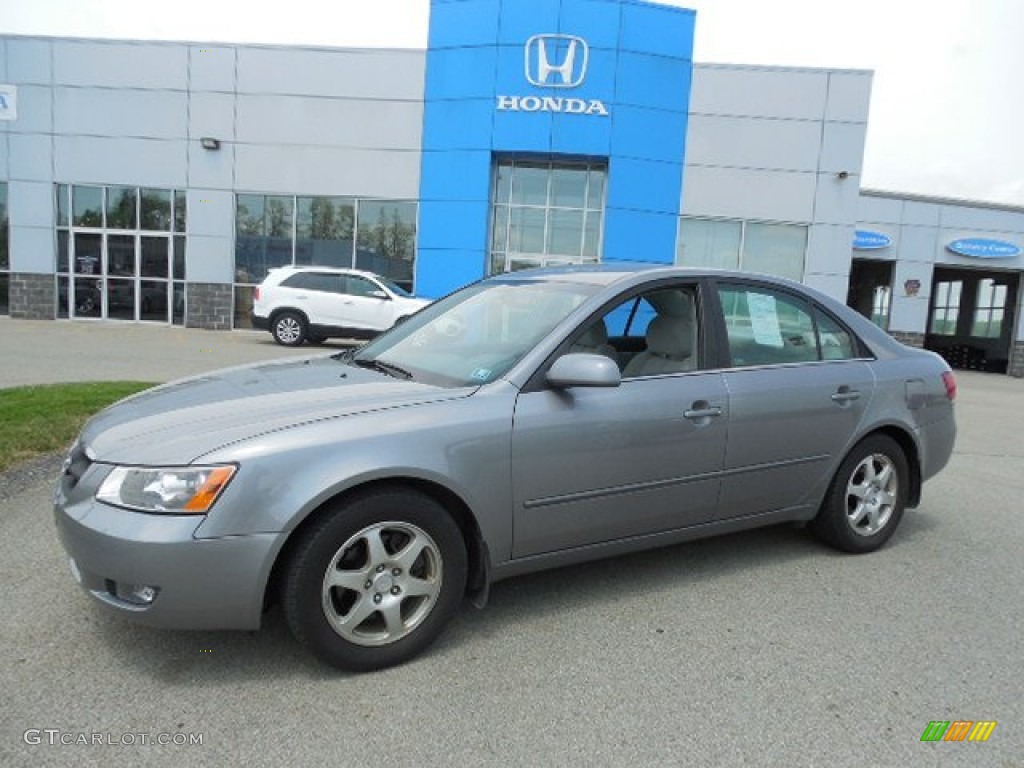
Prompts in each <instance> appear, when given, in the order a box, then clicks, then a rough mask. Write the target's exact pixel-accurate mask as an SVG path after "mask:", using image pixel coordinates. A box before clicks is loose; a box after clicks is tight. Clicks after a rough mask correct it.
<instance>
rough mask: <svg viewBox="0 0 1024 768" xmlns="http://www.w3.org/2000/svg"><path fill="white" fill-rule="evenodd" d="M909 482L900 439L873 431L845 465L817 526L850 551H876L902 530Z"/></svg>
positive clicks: (823, 535)
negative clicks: (901, 522) (899, 528)
mask: <svg viewBox="0 0 1024 768" xmlns="http://www.w3.org/2000/svg"><path fill="white" fill-rule="evenodd" d="M909 486H910V468H909V465H908V463H907V457H906V454H905V453H904V452H903V449H902V448H901V447H900V445H899V443H897V442H896V441H895V440H893V439H892V438H891V437H887V436H886V435H869V436H868V437H866V438H864V439H863V440H861V441H860V442H859V443H857V445H855V446H854V447H853V450H851V451H850V453H849V454H847V456H846V458H845V459H843V463H842V464H840V465H839V470H838V471H837V472H836V476H835V478H833V480H832V485H831V486H830V487H829V490H828V494H827V495H826V496H825V500H824V501H823V502H822V505H821V510H820V511H819V512H818V516H817V517H815V518H814V520H813V522H812V523H811V529H812V530H813V531H814V533H815V534H816V535H817V536H818V538H820V539H821V540H822V541H824V542H825V543H827V544H830V545H831V546H833V547H835V548H836V549H839V550H842V551H844V552H853V553H856V554H860V553H864V552H874V551H875V550H876V549H878V548H879V547H881V546H882V545H883V544H885V542H887V541H888V540H889V539H890V537H891V536H892V535H893V533H894V532H895V531H896V527H897V526H898V525H899V523H900V519H901V518H902V517H903V511H904V509H905V508H906V506H907V494H908V491H909Z"/></svg>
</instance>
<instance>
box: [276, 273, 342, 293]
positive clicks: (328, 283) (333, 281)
mask: <svg viewBox="0 0 1024 768" xmlns="http://www.w3.org/2000/svg"><path fill="white" fill-rule="evenodd" d="M343 279H344V276H343V275H335V274H331V273H330V272H296V273H295V274H294V275H292V276H291V277H289V278H287V279H285V280H283V281H282V282H281V285H283V286H285V287H286V288H297V289H299V290H305V291H324V292H326V293H343V292H344V291H343V290H342V286H343V282H342V281H343Z"/></svg>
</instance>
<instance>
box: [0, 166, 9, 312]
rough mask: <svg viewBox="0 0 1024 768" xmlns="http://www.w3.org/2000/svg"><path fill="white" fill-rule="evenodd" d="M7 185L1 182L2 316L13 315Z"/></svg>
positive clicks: (0, 299)
mask: <svg viewBox="0 0 1024 768" xmlns="http://www.w3.org/2000/svg"><path fill="white" fill-rule="evenodd" d="M8 230H9V227H8V224H7V184H6V183H5V182H0V315H9V314H10V313H11V304H10V289H11V255H10V253H11V252H10V247H9V245H8Z"/></svg>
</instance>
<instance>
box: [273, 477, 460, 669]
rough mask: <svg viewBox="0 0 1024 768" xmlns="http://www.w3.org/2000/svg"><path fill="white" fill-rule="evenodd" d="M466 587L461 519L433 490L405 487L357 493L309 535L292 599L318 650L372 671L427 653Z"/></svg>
mask: <svg viewBox="0 0 1024 768" xmlns="http://www.w3.org/2000/svg"><path fill="white" fill-rule="evenodd" d="M465 588H466V549H465V545H464V543H463V540H462V534H461V532H460V531H459V528H458V526H457V525H456V524H455V522H454V521H453V520H452V518H451V516H450V515H449V514H448V512H447V511H446V510H445V509H444V508H443V507H442V506H441V505H440V504H438V503H437V502H436V501H434V500H433V499H430V498H428V497H426V496H423V495H421V494H419V493H416V492H414V491H411V490H407V489H403V488H395V489H385V490H378V491H373V492H370V493H366V494H361V495H359V496H357V497H355V498H353V499H350V500H348V501H346V502H344V503H343V504H340V505H338V506H337V507H335V508H334V509H331V510H328V512H327V514H326V515H325V516H324V517H323V518H322V519H321V520H319V521H317V522H316V523H315V524H314V525H313V526H312V527H311V528H309V529H308V530H306V531H305V532H304V533H303V534H302V538H301V539H300V540H299V541H298V542H297V544H296V548H295V549H294V551H293V555H292V557H291V558H290V561H289V563H288V565H287V569H286V573H285V578H284V582H283V599H282V603H283V608H284V614H285V617H286V618H287V621H288V625H289V626H290V628H291V630H292V633H293V634H294V635H295V637H296V638H297V639H298V640H299V641H300V642H301V643H302V644H304V645H305V646H306V647H308V648H309V649H310V650H311V651H312V652H313V653H314V654H315V655H316V656H317V657H318V658H320V659H321V660H322V661H324V662H326V663H327V664H330V665H332V666H335V667H339V668H341V669H346V670H349V671H353V672H363V671H368V670H372V669H380V668H382V667H389V666H392V665H395V664H400V663H402V662H404V661H406V660H408V659H410V658H412V657H413V656H415V655H417V654H418V653H420V652H422V651H423V650H424V649H425V648H426V647H427V646H428V645H430V643H432V642H433V641H434V639H435V638H436V637H437V636H438V635H439V634H440V633H441V630H442V629H443V628H444V626H445V624H447V623H448V621H449V619H450V618H451V617H452V615H454V613H455V611H456V610H457V609H458V606H459V603H460V602H461V600H462V596H463V594H464V592H465Z"/></svg>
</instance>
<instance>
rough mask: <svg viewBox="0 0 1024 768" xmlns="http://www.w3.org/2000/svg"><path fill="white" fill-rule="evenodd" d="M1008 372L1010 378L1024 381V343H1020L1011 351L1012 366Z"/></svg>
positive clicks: (1008, 368)
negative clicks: (1013, 377)
mask: <svg viewBox="0 0 1024 768" xmlns="http://www.w3.org/2000/svg"><path fill="white" fill-rule="evenodd" d="M1006 372H1007V373H1008V374H1009V375H1010V376H1015V377H1016V378H1018V379H1024V341H1018V342H1017V343H1016V344H1014V345H1013V349H1012V350H1010V365H1009V366H1008V367H1007V369H1006Z"/></svg>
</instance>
